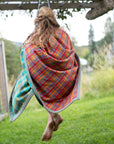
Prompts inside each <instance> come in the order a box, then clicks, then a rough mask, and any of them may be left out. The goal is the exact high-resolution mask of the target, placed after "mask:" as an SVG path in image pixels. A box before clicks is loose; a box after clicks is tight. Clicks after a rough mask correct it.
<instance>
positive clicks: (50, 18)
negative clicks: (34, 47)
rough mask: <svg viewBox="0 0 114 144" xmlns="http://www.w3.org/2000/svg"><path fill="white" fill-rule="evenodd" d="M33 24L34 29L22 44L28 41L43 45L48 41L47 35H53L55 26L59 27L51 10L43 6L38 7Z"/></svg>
mask: <svg viewBox="0 0 114 144" xmlns="http://www.w3.org/2000/svg"><path fill="white" fill-rule="evenodd" d="M34 24H35V29H34V31H33V32H32V33H31V34H30V35H29V36H28V38H27V39H26V40H25V42H24V43H23V45H24V46H25V45H26V44H28V43H34V44H36V43H40V44H41V45H43V46H44V44H45V43H46V42H48V40H49V37H50V36H51V35H54V30H55V28H57V27H60V25H59V24H58V22H57V20H56V18H55V15H54V13H53V11H52V10H51V9H50V8H48V7H45V6H44V7H41V8H40V9H39V14H38V17H37V18H36V19H35V21H34Z"/></svg>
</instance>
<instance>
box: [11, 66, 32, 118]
mask: <svg viewBox="0 0 114 144" xmlns="http://www.w3.org/2000/svg"><path fill="white" fill-rule="evenodd" d="M26 74H27V73H26V71H25V70H24V69H23V70H22V71H21V73H20V75H19V76H18V78H17V81H16V83H15V85H14V88H13V90H12V93H11V96H10V101H9V115H10V121H14V120H15V119H16V118H17V117H18V116H19V115H20V114H21V113H22V112H23V110H24V108H25V107H26V105H27V104H28V102H29V100H30V99H31V97H32V96H33V92H32V89H31V87H30V85H29V83H28V81H27V78H26Z"/></svg>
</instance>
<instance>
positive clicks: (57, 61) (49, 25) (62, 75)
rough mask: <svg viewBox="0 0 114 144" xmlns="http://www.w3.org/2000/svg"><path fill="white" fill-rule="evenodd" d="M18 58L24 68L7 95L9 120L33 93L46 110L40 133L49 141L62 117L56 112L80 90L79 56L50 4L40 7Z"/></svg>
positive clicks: (24, 105)
mask: <svg viewBox="0 0 114 144" xmlns="http://www.w3.org/2000/svg"><path fill="white" fill-rule="evenodd" d="M21 61H22V66H23V70H22V72H21V74H20V76H19V77H18V80H17V82H16V84H15V86H14V88H13V91H12V94H11V98H10V120H11V121H14V120H15V119H16V118H17V117H18V116H19V115H20V114H21V113H22V111H23V110H24V108H25V107H26V105H27V103H28V102H29V100H30V99H31V97H32V96H33V95H35V96H36V98H37V100H38V101H39V103H40V104H41V105H42V106H43V107H44V108H45V109H46V110H47V111H48V115H49V117H48V123H47V126H46V129H45V131H44V133H43V136H42V140H43V141H48V140H50V139H51V137H52V134H53V131H56V130H57V129H58V128H59V125H60V124H61V123H62V121H63V118H62V117H61V115H60V114H58V113H59V112H60V111H62V110H64V109H65V108H66V107H67V106H69V105H70V104H71V103H72V102H73V101H74V100H78V99H79V91H80V63H79V58H78V56H77V55H76V53H75V50H74V48H73V46H72V42H71V40H70V38H69V36H68V34H67V33H66V32H65V31H63V30H62V29H61V28H60V25H59V24H58V22H57V20H56V18H55V15H54V13H53V11H52V10H51V9H50V8H48V7H41V8H40V9H39V14H38V17H37V18H36V19H35V29H34V31H33V32H32V33H31V34H30V35H29V36H28V38H27V39H26V40H25V42H24V43H23V48H22V52H21Z"/></svg>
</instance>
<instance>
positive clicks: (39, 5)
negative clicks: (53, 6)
mask: <svg viewBox="0 0 114 144" xmlns="http://www.w3.org/2000/svg"><path fill="white" fill-rule="evenodd" d="M47 3H48V7H49V8H50V2H49V0H47ZM40 7H41V0H39V2H38V9H37V15H36V17H38V14H39V9H40Z"/></svg>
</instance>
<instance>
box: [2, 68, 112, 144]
mask: <svg viewBox="0 0 114 144" xmlns="http://www.w3.org/2000/svg"><path fill="white" fill-rule="evenodd" d="M113 74H114V71H113V70H108V71H107V73H106V71H105V72H103V71H101V72H97V73H93V74H91V75H83V77H82V94H83V97H81V100H79V101H75V102H74V103H73V104H72V105H70V106H69V107H68V108H67V109H65V110H64V111H62V112H61V113H60V114H61V115H62V117H63V118H64V121H63V123H62V124H61V125H60V128H59V129H58V131H56V132H54V133H53V137H52V139H51V140H50V141H49V142H42V141H41V137H42V134H43V131H44V129H45V127H46V123H47V120H48V114H47V112H46V111H45V110H44V109H43V108H42V107H41V106H39V104H38V103H37V101H36V100H35V98H32V100H31V101H30V103H29V104H28V106H27V108H26V109H25V111H24V112H23V113H22V115H21V116H20V117H19V118H18V119H17V120H16V121H15V122H13V123H10V122H9V117H6V118H5V119H4V120H3V121H1V122H0V144H114V90H113V88H114V75H113ZM104 76H105V77H104ZM101 85H102V86H101Z"/></svg>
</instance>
